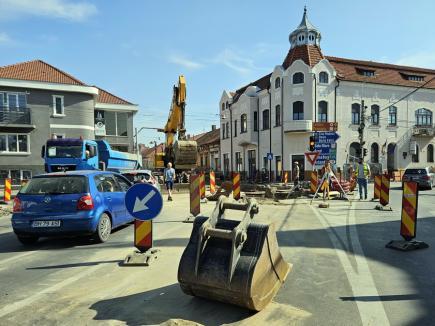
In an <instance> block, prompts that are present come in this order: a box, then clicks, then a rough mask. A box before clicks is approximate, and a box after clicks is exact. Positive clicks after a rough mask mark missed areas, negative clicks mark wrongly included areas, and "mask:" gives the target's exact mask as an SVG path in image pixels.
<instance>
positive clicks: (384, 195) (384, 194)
mask: <svg viewBox="0 0 435 326" xmlns="http://www.w3.org/2000/svg"><path fill="white" fill-rule="evenodd" d="M389 202H390V179H389V177H388V175H387V174H386V173H385V174H383V175H382V178H381V191H380V196H379V203H380V205H376V207H375V208H376V209H378V210H381V211H392V209H391V207H390V206H388V203H389Z"/></svg>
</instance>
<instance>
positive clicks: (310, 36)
mask: <svg viewBox="0 0 435 326" xmlns="http://www.w3.org/2000/svg"><path fill="white" fill-rule="evenodd" d="M314 39H315V36H314V34H310V35H308V40H309V41H310V42H314Z"/></svg>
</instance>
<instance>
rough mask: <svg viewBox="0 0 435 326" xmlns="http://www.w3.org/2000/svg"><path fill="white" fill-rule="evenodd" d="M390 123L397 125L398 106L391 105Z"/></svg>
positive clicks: (389, 110) (389, 112) (389, 111)
mask: <svg viewBox="0 0 435 326" xmlns="http://www.w3.org/2000/svg"><path fill="white" fill-rule="evenodd" d="M388 125H390V126H396V125H397V108H396V107H395V106H390V107H389V108H388Z"/></svg>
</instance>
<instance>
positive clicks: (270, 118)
mask: <svg viewBox="0 0 435 326" xmlns="http://www.w3.org/2000/svg"><path fill="white" fill-rule="evenodd" d="M267 92H268V93H269V153H272V92H271V91H270V88H269V89H268V90H267ZM271 177H272V160H269V183H270V182H271V181H272V178H271Z"/></svg>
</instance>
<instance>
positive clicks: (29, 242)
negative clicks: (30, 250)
mask: <svg viewBox="0 0 435 326" xmlns="http://www.w3.org/2000/svg"><path fill="white" fill-rule="evenodd" d="M17 239H18V241H20V242H21V243H22V244H23V245H25V246H29V245H33V244H35V243H36V242H38V239H39V237H35V236H28V237H26V236H21V235H17Z"/></svg>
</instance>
